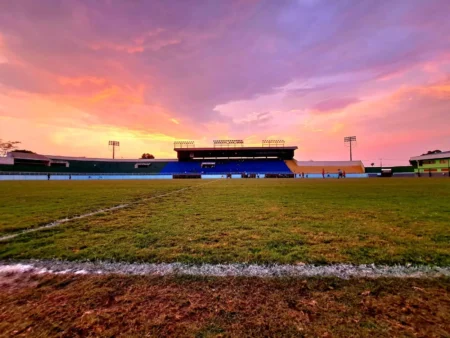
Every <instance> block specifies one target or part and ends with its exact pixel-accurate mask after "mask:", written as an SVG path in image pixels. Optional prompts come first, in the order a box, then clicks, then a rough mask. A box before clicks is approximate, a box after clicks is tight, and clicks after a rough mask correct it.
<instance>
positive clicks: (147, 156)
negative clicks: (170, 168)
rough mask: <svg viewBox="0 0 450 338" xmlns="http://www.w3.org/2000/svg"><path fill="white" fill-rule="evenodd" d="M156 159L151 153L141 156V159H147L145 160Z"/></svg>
mask: <svg viewBox="0 0 450 338" xmlns="http://www.w3.org/2000/svg"><path fill="white" fill-rule="evenodd" d="M154 158H155V156H153V155H152V154H149V153H144V154H142V156H141V159H145V160H153V159H154Z"/></svg>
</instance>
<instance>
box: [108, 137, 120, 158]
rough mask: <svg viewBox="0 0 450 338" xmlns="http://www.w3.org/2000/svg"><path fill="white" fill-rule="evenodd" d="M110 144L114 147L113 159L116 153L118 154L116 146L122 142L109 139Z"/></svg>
mask: <svg viewBox="0 0 450 338" xmlns="http://www.w3.org/2000/svg"><path fill="white" fill-rule="evenodd" d="M108 145H110V146H112V148H113V159H114V157H115V154H116V147H119V146H120V142H119V141H109V142H108Z"/></svg>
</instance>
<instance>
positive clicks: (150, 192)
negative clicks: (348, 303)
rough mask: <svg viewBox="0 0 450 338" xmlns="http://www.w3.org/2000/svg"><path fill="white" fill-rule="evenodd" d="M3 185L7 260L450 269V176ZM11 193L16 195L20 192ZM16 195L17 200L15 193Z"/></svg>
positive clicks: (2, 246) (1, 252)
mask: <svg viewBox="0 0 450 338" xmlns="http://www.w3.org/2000/svg"><path fill="white" fill-rule="evenodd" d="M201 183H205V182H204V181H145V182H138V181H132V182H124V181H120V182H114V181H108V182H106V181H105V182H75V181H73V182H69V181H67V182H21V183H17V182H11V183H8V182H1V183H0V189H2V190H3V191H6V192H7V193H6V194H2V197H1V199H2V204H1V212H2V214H3V216H4V217H2V219H1V221H0V230H1V231H2V232H3V233H6V232H14V231H18V230H20V229H23V228H28V227H33V226H38V225H39V224H42V223H46V222H49V221H52V220H56V219H58V218H61V217H65V216H67V215H68V214H69V215H75V214H80V213H83V212H86V211H88V210H94V209H98V208H101V207H104V206H111V205H114V204H117V203H122V202H124V201H135V202H137V203H135V204H133V205H131V206H130V207H128V208H125V209H121V210H118V211H115V212H112V213H104V214H99V215H96V216H92V217H89V218H85V219H81V220H75V221H73V222H69V223H66V224H63V225H61V226H59V227H57V228H52V229H47V230H43V231H39V232H34V233H29V234H26V235H22V236H19V237H17V238H15V239H12V240H9V241H6V242H0V258H2V259H25V258H27V259H29V258H46V259H51V258H58V259H68V260H88V259H89V260H93V259H101V260H116V261H129V262H135V261H145V262H187V263H204V262H208V263H218V262H227V263H228V262H230V263H231V262H254V263H293V264H296V263H316V264H327V263H336V262H346V263H377V264H397V263H413V264H431V265H435V264H436V265H445V266H447V265H450V234H449V224H450V208H449V204H448V201H449V200H450V180H449V179H430V180H428V179H361V180H351V179H347V180H335V179H334V180H332V179H327V180H290V179H271V180H269V179H267V180H263V179H261V180H218V181H216V182H212V183H211V184H207V185H199V186H198V187H196V188H193V189H189V190H184V191H182V192H179V193H177V194H171V195H169V196H165V197H161V198H157V199H151V200H147V201H144V200H142V198H143V197H148V196H154V195H157V194H161V193H164V192H166V191H173V190H176V189H181V188H183V187H186V186H187V185H193V184H201ZM8 196H9V198H8ZM11 197H12V198H11Z"/></svg>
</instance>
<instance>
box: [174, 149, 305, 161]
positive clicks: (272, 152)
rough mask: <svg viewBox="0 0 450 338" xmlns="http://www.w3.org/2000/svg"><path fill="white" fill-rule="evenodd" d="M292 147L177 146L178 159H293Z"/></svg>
mask: <svg viewBox="0 0 450 338" xmlns="http://www.w3.org/2000/svg"><path fill="white" fill-rule="evenodd" d="M296 149H298V148H297V147H296V146H292V147H289V146H288V147H284V146H283V147H241V146H236V147H229V146H228V147H210V148H194V147H192V148H175V149H174V150H175V151H176V152H177V154H178V159H179V160H181V161H190V160H197V159H227V158H228V159H235V158H277V159H283V160H291V159H293V158H294V151H295V150H296Z"/></svg>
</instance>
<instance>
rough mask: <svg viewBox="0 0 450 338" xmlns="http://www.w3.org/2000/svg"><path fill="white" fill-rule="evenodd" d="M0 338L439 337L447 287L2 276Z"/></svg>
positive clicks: (447, 283)
mask: <svg viewBox="0 0 450 338" xmlns="http://www.w3.org/2000/svg"><path fill="white" fill-rule="evenodd" d="M0 281H1V282H2V285H1V287H2V292H1V293H0V336H8V337H10V336H15V335H17V336H25V337H49V336H58V337H85V336H92V335H94V336H104V337H114V336H121V337H130V336H139V337H142V336H155V337H156V336H157V337H167V336H177V337H179V336H183V337H214V336H221V337H223V336H231V337H245V336H255V337H261V336H264V337H276V336H278V337H299V336H314V337H355V336H358V337H369V336H376V337H379V336H385V337H399V336H402V337H403V336H411V337H412V336H420V337H439V336H440V337H446V336H448V333H449V332H450V296H449V295H450V280H449V279H434V280H417V279H405V280H402V281H401V282H399V280H398V279H377V280H365V279H354V280H349V281H348V280H338V279H332V278H326V279H306V280H299V279H258V278H193V277H167V278H161V277H136V276H135V277H130V276H114V275H112V276H45V275H39V276H36V275H35V276H27V275H16V276H14V275H12V276H9V277H3V279H2V280H0Z"/></svg>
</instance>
